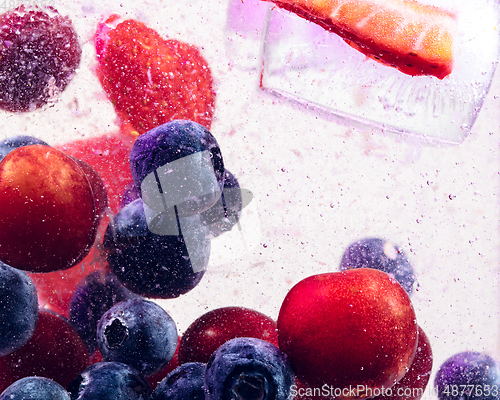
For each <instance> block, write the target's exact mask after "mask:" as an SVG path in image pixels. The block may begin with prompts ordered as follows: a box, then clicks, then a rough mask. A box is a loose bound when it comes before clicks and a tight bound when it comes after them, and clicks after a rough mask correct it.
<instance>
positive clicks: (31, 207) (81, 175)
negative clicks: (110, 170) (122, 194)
mask: <svg viewBox="0 0 500 400" xmlns="http://www.w3.org/2000/svg"><path fill="white" fill-rule="evenodd" d="M101 201H104V200H103V199H101ZM101 208H102V204H101V205H100V206H98V207H96V204H95V197H94V193H93V191H92V187H91V185H90V184H89V180H88V178H87V176H86V174H85V171H83V170H82V168H81V167H80V166H79V164H78V163H76V162H75V161H74V160H73V159H72V158H70V157H69V156H67V155H66V154H64V153H62V152H61V151H59V150H56V149H54V148H51V147H49V146H42V145H32V146H25V147H20V148H17V149H15V150H13V151H12V152H10V153H9V154H8V155H7V156H6V157H5V158H4V159H3V160H2V162H1V163H0V209H2V210H9V212H3V213H1V215H0V260H1V261H3V262H4V263H6V264H9V265H11V266H12V267H15V268H19V269H23V270H26V271H31V272H49V271H56V270H64V269H67V268H70V267H72V266H74V265H76V264H77V263H78V262H80V261H81V260H82V259H83V258H84V257H85V256H86V255H87V254H88V252H89V250H90V248H91V247H92V245H93V244H94V239H95V236H96V232H97V226H98V223H99V221H100V219H99V218H98V217H97V216H98V212H99V210H100V209H101Z"/></svg>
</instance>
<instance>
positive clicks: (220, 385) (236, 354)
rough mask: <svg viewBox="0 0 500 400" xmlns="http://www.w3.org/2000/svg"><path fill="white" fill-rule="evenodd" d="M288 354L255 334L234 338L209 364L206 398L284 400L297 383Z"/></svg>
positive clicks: (218, 399) (215, 353)
mask: <svg viewBox="0 0 500 400" xmlns="http://www.w3.org/2000/svg"><path fill="white" fill-rule="evenodd" d="M294 379H295V378H294V375H293V371H292V367H291V366H290V363H289V362H288V360H287V358H286V356H285V354H284V353H283V352H282V351H281V350H280V349H278V348H277V347H276V346H274V345H273V344H271V343H269V342H266V341H264V340H261V339H255V338H236V339H231V340H229V341H227V342H226V343H224V344H223V345H222V346H220V347H219V348H218V349H217V350H216V351H215V352H214V354H212V357H211V358H210V360H209V362H208V364H207V371H206V373H205V394H206V400H231V399H238V400H256V399H259V400H285V399H288V397H289V395H290V387H291V385H292V384H293V383H294Z"/></svg>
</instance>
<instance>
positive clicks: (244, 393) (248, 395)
mask: <svg viewBox="0 0 500 400" xmlns="http://www.w3.org/2000/svg"><path fill="white" fill-rule="evenodd" d="M232 392H233V394H234V395H235V396H236V398H235V399H238V400H263V399H265V398H266V390H265V380H264V379H263V378H262V377H260V376H253V375H246V374H241V375H240V376H239V377H238V378H237V380H236V382H235V384H234V386H233V389H232Z"/></svg>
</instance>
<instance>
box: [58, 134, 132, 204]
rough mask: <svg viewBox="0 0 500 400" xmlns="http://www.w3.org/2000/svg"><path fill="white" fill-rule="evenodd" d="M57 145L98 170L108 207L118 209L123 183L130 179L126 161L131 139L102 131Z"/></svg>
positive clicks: (125, 184)
mask: <svg viewBox="0 0 500 400" xmlns="http://www.w3.org/2000/svg"><path fill="white" fill-rule="evenodd" d="M58 148H59V150H61V151H63V152H64V153H66V154H69V155H70V156H73V157H75V158H78V159H79V160H82V161H84V162H86V163H87V164H88V165H90V166H91V167H92V168H93V169H94V170H95V171H96V172H97V173H98V174H99V176H100V177H101V179H102V181H103V182H104V186H105V188H106V191H107V196H108V203H109V207H110V208H111V210H112V211H113V213H117V212H118V210H119V209H120V202H121V197H122V195H123V192H124V190H125V186H127V185H128V184H129V183H130V182H132V173H131V172H130V163H129V155H130V149H131V148H132V143H129V142H127V141H124V140H122V139H120V138H119V137H117V136H113V135H103V136H97V137H93V138H90V139H85V140H76V141H74V142H70V143H65V144H64V145H63V146H60V147H58Z"/></svg>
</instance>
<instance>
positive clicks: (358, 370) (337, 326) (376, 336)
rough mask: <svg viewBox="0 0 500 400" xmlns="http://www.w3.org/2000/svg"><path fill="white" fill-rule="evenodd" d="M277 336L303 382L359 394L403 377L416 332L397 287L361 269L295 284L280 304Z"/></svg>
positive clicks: (388, 279)
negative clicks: (325, 385)
mask: <svg viewBox="0 0 500 400" xmlns="http://www.w3.org/2000/svg"><path fill="white" fill-rule="evenodd" d="M278 337H279V345H280V346H279V347H280V349H281V350H282V351H284V352H285V353H286V354H287V356H288V357H289V360H290V362H291V363H292V366H293V368H294V371H295V372H296V373H297V377H298V378H299V379H300V380H301V381H303V382H304V383H305V384H306V385H308V386H310V387H321V386H322V385H324V384H327V385H330V386H331V387H333V388H338V389H340V390H343V392H342V393H341V395H340V396H339V395H337V397H362V396H363V395H364V391H365V390H368V389H370V388H372V389H374V388H381V387H385V388H387V387H391V386H393V385H394V384H395V383H396V382H397V381H398V380H399V379H401V378H402V377H403V375H404V374H405V373H406V371H407V370H408V368H409V367H410V365H411V362H412V361H413V357H414V355H415V351H416V348H417V337H418V335H417V323H416V317H415V311H414V309H413V306H412V304H411V302H410V299H409V297H408V294H407V293H406V292H405V290H404V289H403V288H402V287H401V285H400V284H399V283H397V281H396V280H394V279H393V278H391V277H390V276H389V275H387V274H386V273H384V272H381V271H378V270H374V269H366V268H360V269H354V270H349V271H342V272H334V273H326V274H321V275H314V276H311V277H309V278H306V279H304V280H302V281H301V282H299V283H298V284H297V285H295V286H294V287H293V288H292V289H291V290H290V292H289V293H288V294H287V296H286V298H285V300H284V301H283V304H282V306H281V310H280V313H279V317H278ZM358 385H361V386H360V387H358ZM350 388H354V392H352V391H349V389H350ZM344 389H347V390H344ZM358 389H359V390H358Z"/></svg>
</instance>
